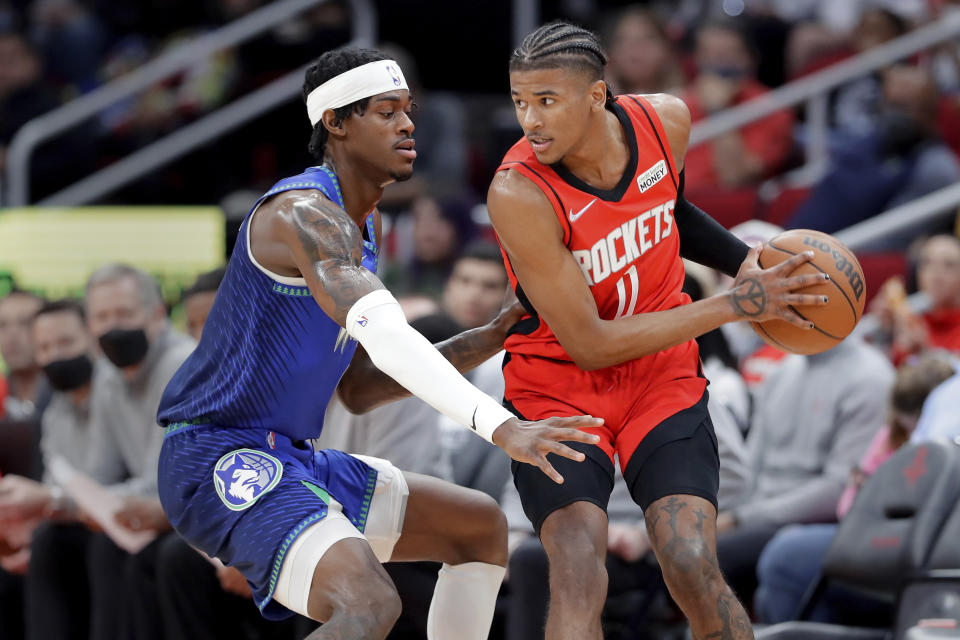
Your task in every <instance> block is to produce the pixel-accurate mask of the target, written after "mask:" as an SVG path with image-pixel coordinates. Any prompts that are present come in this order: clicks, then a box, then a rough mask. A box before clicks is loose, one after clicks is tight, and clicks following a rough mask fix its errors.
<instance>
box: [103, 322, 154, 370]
mask: <svg viewBox="0 0 960 640" xmlns="http://www.w3.org/2000/svg"><path fill="white" fill-rule="evenodd" d="M149 346H150V345H149V344H148V342H147V334H146V332H145V331H144V330H143V329H111V330H110V331H107V332H106V333H105V334H103V335H102V336H100V348H101V349H103V355H105V356H107V358H108V359H109V360H110V362H112V363H113V364H114V365H116V366H117V367H119V368H120V369H123V368H124V367H129V366H132V365H135V364H138V363H139V362H140V361H142V360H143V359H144V357H146V355H147V347H149Z"/></svg>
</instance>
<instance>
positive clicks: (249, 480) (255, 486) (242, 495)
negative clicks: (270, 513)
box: [213, 449, 283, 511]
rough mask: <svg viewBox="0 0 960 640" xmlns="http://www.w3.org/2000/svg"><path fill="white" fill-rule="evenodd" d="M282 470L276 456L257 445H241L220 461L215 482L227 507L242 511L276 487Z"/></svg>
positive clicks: (215, 472)
mask: <svg viewBox="0 0 960 640" xmlns="http://www.w3.org/2000/svg"><path fill="white" fill-rule="evenodd" d="M282 474H283V465H282V464H281V463H280V461H279V460H277V459H276V458H274V457H273V456H271V455H267V454H266V453H263V452H260V451H255V450H253V449H238V450H236V451H231V452H230V453H228V454H226V455H225V456H223V457H222V458H220V460H219V461H218V462H217V465H216V467H215V468H214V472H213V483H214V486H215V487H216V489H217V494H218V495H219V496H220V499H221V500H222V501H223V503H224V504H225V505H226V506H227V508H229V509H231V510H234V511H241V510H243V509H246V508H248V507H250V506H251V505H252V504H253V503H254V502H256V501H257V500H258V499H259V498H260V496H262V495H263V494H265V493H266V492H268V491H270V490H271V489H273V488H274V487H275V486H276V485H277V483H278V482H279V481H280V476H281V475H282Z"/></svg>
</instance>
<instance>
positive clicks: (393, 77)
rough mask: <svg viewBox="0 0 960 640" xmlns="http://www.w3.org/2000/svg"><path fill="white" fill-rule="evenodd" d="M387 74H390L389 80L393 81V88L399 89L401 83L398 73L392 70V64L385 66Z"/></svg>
mask: <svg viewBox="0 0 960 640" xmlns="http://www.w3.org/2000/svg"><path fill="white" fill-rule="evenodd" d="M387 73H389V74H390V79H391V80H393V86H395V87H399V86H400V85H401V84H403V82H402V81H401V80H400V73H399V72H398V71H397V70H396V69H394V68H393V65H392V64H388V65H387Z"/></svg>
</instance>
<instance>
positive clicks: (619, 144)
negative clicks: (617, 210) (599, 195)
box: [562, 109, 630, 189]
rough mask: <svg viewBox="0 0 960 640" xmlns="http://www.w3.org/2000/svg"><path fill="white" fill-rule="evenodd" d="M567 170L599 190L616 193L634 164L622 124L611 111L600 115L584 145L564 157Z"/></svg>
mask: <svg viewBox="0 0 960 640" xmlns="http://www.w3.org/2000/svg"><path fill="white" fill-rule="evenodd" d="M562 162H563V166H565V167H566V168H567V169H569V170H570V172H571V173H573V174H574V175H575V176H577V177H578V178H580V179H581V180H583V181H584V182H586V183H587V184H589V185H590V186H592V187H596V188H598V189H612V188H614V187H615V186H616V185H617V183H618V182H620V178H621V177H622V176H623V172H624V171H625V170H626V168H627V164H628V163H629V162H630V149H629V148H628V147H627V136H626V133H625V132H624V131H623V126H622V125H621V124H620V120H619V119H618V118H617V116H616V114H614V113H613V112H612V111H610V110H609V109H607V110H604V111H603V113H601V114H598V117H597V120H596V122H594V123H591V126H589V127H588V128H587V131H586V133H585V134H584V136H583V138H582V141H581V142H580V144H578V145H577V146H575V147H574V148H573V149H571V150H570V151H569V152H568V153H567V154H566V155H564V156H563V161H562Z"/></svg>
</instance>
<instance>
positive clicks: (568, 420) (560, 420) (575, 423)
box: [547, 416, 603, 429]
mask: <svg viewBox="0 0 960 640" xmlns="http://www.w3.org/2000/svg"><path fill="white" fill-rule="evenodd" d="M547 422H549V423H550V426H552V427H571V428H574V429H578V428H580V429H582V428H583V427H600V426H603V418H594V417H593V416H564V417H560V416H557V417H555V418H550V419H549V420H547Z"/></svg>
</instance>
